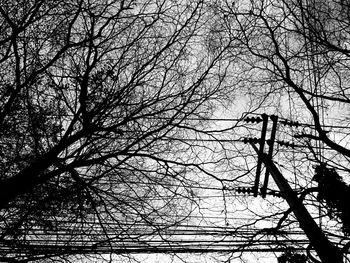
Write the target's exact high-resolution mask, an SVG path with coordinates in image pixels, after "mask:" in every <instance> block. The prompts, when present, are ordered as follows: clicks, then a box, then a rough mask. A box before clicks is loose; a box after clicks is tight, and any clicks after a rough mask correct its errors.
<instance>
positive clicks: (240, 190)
mask: <svg viewBox="0 0 350 263" xmlns="http://www.w3.org/2000/svg"><path fill="white" fill-rule="evenodd" d="M236 192H237V193H243V194H251V193H253V188H252V187H237V188H236Z"/></svg>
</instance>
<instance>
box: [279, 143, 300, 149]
mask: <svg viewBox="0 0 350 263" xmlns="http://www.w3.org/2000/svg"><path fill="white" fill-rule="evenodd" d="M277 143H278V144H279V145H281V146H285V147H290V148H293V149H294V148H295V147H296V145H295V144H294V143H290V142H286V141H277Z"/></svg>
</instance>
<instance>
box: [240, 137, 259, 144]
mask: <svg viewBox="0 0 350 263" xmlns="http://www.w3.org/2000/svg"><path fill="white" fill-rule="evenodd" d="M248 142H249V143H259V142H260V139H259V138H256V137H254V138H251V137H245V138H243V143H244V144H247V143H248Z"/></svg>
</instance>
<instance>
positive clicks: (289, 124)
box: [280, 120, 300, 127]
mask: <svg viewBox="0 0 350 263" xmlns="http://www.w3.org/2000/svg"><path fill="white" fill-rule="evenodd" d="M280 123H281V124H283V125H285V126H287V125H288V126H290V127H293V126H294V127H299V126H300V123H299V122H298V121H289V120H283V121H280Z"/></svg>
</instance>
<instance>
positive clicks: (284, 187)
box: [251, 119, 343, 263]
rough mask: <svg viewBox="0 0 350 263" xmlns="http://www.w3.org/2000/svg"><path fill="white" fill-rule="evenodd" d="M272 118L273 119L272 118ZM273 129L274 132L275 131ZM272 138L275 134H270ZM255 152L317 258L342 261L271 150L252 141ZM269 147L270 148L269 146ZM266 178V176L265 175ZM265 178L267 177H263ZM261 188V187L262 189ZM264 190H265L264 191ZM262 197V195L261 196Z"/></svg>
mask: <svg viewBox="0 0 350 263" xmlns="http://www.w3.org/2000/svg"><path fill="white" fill-rule="evenodd" d="M273 120H274V119H273ZM263 126H264V127H263V131H262V134H263V135H264V137H265V134H266V130H264V129H266V124H264V125H263ZM274 127H275V129H276V121H275V120H274ZM275 129H274V131H273V132H274V133H275ZM271 137H272V138H273V139H274V137H275V134H272V136H271ZM264 140H265V138H263V139H261V142H262V143H264ZM273 143H274V142H273V141H270V147H273ZM251 145H252V147H253V148H254V150H255V152H256V153H257V154H258V160H260V162H261V163H263V164H264V165H265V167H266V170H267V173H266V174H267V175H268V173H270V174H271V176H272V178H273V179H274V181H275V183H276V185H277V186H278V188H279V189H280V191H281V192H282V193H283V197H284V198H285V200H286V201H287V203H288V205H289V207H290V208H291V209H292V211H293V213H294V215H295V217H296V219H297V220H298V222H299V224H300V227H301V228H302V229H303V231H304V232H305V234H306V236H307V237H308V239H309V240H310V243H311V246H312V247H313V248H314V249H315V251H316V252H317V254H318V256H319V258H320V259H321V261H322V263H343V254H342V253H341V251H340V249H339V248H337V247H335V246H334V245H333V244H332V243H331V242H330V241H329V240H328V238H327V237H326V235H325V234H324V233H323V231H322V229H320V228H319V227H318V225H317V224H316V222H315V221H314V219H313V218H312V216H311V215H310V213H309V211H308V210H307V209H306V208H305V206H304V205H303V203H302V200H300V199H299V198H298V196H297V194H296V192H294V190H293V189H292V188H291V187H290V185H289V183H288V181H287V180H286V179H285V178H284V177H283V175H282V173H281V172H280V171H279V169H278V168H277V166H276V165H275V163H274V162H273V160H272V152H271V150H270V151H269V154H266V153H264V152H262V150H261V149H262V148H263V145H262V144H261V143H260V149H258V148H257V147H256V146H255V145H254V143H251ZM270 149H271V148H270ZM265 178H266V177H265ZM265 180H267V179H265ZM266 187H267V182H264V188H265V190H263V191H262V194H263V195H264V194H266ZM264 188H263V189H264ZM264 191H265V192H264ZM263 197H264V196H263Z"/></svg>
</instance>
